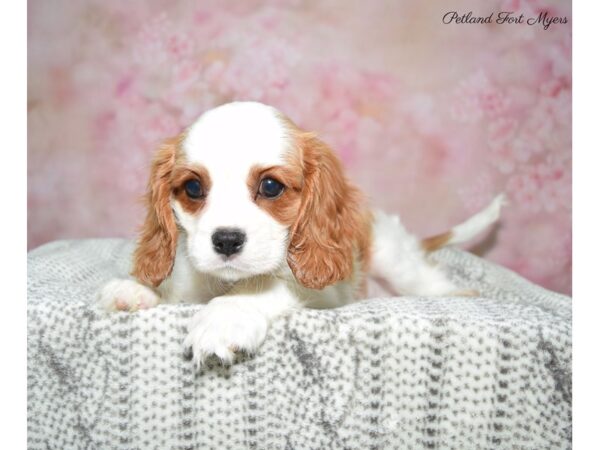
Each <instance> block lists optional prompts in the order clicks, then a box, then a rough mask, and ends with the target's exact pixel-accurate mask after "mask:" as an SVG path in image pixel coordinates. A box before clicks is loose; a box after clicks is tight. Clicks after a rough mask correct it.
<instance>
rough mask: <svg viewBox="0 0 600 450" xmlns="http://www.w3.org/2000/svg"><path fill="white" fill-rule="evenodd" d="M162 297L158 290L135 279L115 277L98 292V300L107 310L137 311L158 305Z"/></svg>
mask: <svg viewBox="0 0 600 450" xmlns="http://www.w3.org/2000/svg"><path fill="white" fill-rule="evenodd" d="M159 301H160V297H159V296H158V294H157V293H156V292H154V291H153V290H152V289H150V288H149V287H147V286H144V285H143V284H140V283H138V282H137V281H135V280H127V279H117V278H115V279H113V280H110V281H109V282H108V283H106V284H105V285H104V286H103V287H102V289H100V292H99V293H98V298H97V302H98V303H99V305H100V306H101V307H102V308H103V309H105V310H107V311H131V312H133V311H137V310H140V309H148V308H152V307H154V306H156V305H157V304H158V302H159Z"/></svg>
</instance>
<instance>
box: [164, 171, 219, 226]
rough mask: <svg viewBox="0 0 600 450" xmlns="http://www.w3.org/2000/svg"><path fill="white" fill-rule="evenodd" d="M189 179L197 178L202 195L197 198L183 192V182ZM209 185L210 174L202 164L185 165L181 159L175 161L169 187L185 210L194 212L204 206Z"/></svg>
mask: <svg viewBox="0 0 600 450" xmlns="http://www.w3.org/2000/svg"><path fill="white" fill-rule="evenodd" d="M189 180H198V181H199V182H200V185H201V186H202V194H203V195H202V197H200V198H198V199H194V198H190V197H188V195H187V194H186V193H185V183H186V182H187V181H189ZM210 187H211V181H210V176H209V175H208V171H207V170H206V169H205V168H204V167H203V166H201V165H199V164H193V165H187V164H185V162H183V161H180V162H179V163H176V165H175V167H174V168H173V175H172V177H171V189H172V192H173V196H174V197H175V199H176V200H177V201H178V202H179V203H180V204H181V206H182V208H183V209H184V210H185V211H186V212H188V213H190V214H196V213H198V212H199V211H200V210H201V209H202V208H203V207H204V204H205V203H206V196H207V195H208V192H209V191H210Z"/></svg>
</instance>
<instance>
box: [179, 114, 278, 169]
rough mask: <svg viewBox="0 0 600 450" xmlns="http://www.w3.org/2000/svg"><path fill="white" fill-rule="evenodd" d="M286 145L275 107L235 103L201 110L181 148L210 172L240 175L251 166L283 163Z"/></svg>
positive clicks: (189, 157) (190, 159) (192, 160)
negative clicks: (204, 111)
mask: <svg viewBox="0 0 600 450" xmlns="http://www.w3.org/2000/svg"><path fill="white" fill-rule="evenodd" d="M289 145H290V141H289V137H288V133H287V130H286V128H285V126H284V124H283V123H282V121H281V119H280V117H279V115H278V112H277V110H276V109H275V108H272V107H270V106H267V105H263V104H262V103H256V102H234V103H228V104H225V105H222V106H219V107H217V108H215V109H212V110H210V111H208V112H206V113H204V114H203V115H202V116H201V117H200V118H199V119H198V120H197V121H196V122H195V123H194V124H193V125H192V126H191V127H190V128H189V129H188V132H187V136H186V138H185V141H184V143H183V149H184V151H185V153H186V155H187V157H188V160H189V161H190V162H195V163H200V164H203V165H204V166H205V167H206V168H207V169H208V171H209V173H211V175H213V174H214V173H216V172H219V173H221V174H225V173H229V174H230V175H235V176H239V175H243V172H244V171H247V170H249V168H250V167H252V166H254V165H264V166H270V165H280V164H284V163H285V161H284V159H283V158H284V155H285V152H286V151H287V150H288V148H289ZM240 172H242V173H240ZM244 181H245V179H244Z"/></svg>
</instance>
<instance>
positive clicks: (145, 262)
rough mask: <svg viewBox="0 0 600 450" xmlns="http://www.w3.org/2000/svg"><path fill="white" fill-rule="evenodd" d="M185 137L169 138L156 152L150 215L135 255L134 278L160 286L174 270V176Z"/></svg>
mask: <svg viewBox="0 0 600 450" xmlns="http://www.w3.org/2000/svg"><path fill="white" fill-rule="evenodd" d="M180 144H181V137H180V136H178V137H175V138H170V139H167V140H166V141H165V142H164V143H163V144H162V145H161V146H160V147H159V148H158V151H157V152H156V155H155V157H154V160H153V161H152V169H151V170H150V180H149V181H148V192H147V194H146V203H147V213H146V220H145V221H144V224H143V225H142V229H141V233H140V237H139V240H138V245H137V248H136V250H135V253H134V255H133V271H132V275H133V276H134V277H136V278H137V279H138V280H140V281H141V282H142V283H145V284H147V285H151V286H158V285H159V284H160V283H161V282H162V281H163V280H164V279H165V278H166V277H167V276H169V274H170V273H171V271H172V270H173V263H174V262H175V250H176V248H177V236H178V231H177V224H176V223H175V217H174V215H173V211H172V210H171V204H170V198H171V177H172V174H173V167H174V165H175V159H176V158H177V157H178V153H179V152H180Z"/></svg>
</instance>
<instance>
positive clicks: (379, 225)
mask: <svg viewBox="0 0 600 450" xmlns="http://www.w3.org/2000/svg"><path fill="white" fill-rule="evenodd" d="M371 273H372V275H373V276H374V277H376V278H379V279H381V280H383V281H384V282H385V283H386V284H387V285H388V286H389V287H390V288H392V290H393V291H394V292H395V293H396V294H398V295H423V296H425V295H432V296H441V295H450V294H453V293H458V292H459V291H460V289H459V288H458V287H457V286H456V285H454V283H452V282H451V281H450V280H449V279H448V277H447V276H446V274H444V272H443V271H442V270H441V269H440V268H439V267H437V266H435V265H434V264H433V263H432V262H430V261H429V260H428V259H427V254H426V252H425V251H424V250H423V248H422V246H421V241H420V240H419V239H418V238H417V237H416V236H413V235H411V234H409V233H408V232H407V231H406V229H405V228H404V226H403V225H402V223H401V222H400V219H399V218H398V217H397V216H389V215H387V214H385V213H383V212H376V214H375V221H374V224H373V254H372V261H371Z"/></svg>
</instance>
